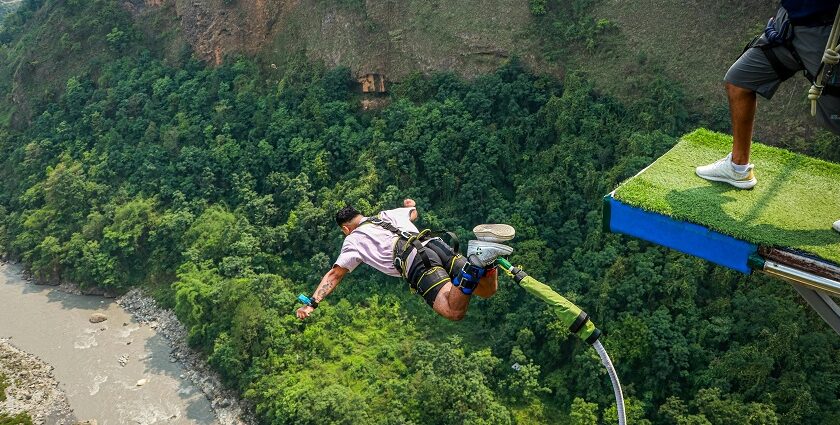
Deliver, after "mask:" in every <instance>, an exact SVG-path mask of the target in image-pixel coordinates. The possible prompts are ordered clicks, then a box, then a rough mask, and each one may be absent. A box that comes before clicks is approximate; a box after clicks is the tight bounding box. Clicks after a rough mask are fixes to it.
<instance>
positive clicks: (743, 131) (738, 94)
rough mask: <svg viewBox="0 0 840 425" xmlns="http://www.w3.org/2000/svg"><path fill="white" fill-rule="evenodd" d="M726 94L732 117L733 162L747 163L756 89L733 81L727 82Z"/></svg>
mask: <svg viewBox="0 0 840 425" xmlns="http://www.w3.org/2000/svg"><path fill="white" fill-rule="evenodd" d="M726 94H727V95H728V97H729V115H730V117H731V119H732V142H733V143H732V162H733V163H735V164H738V165H747V164H749V163H750V144H751V143H752V135H753V124H754V122H755V110H756V95H755V92H754V91H752V90H749V89H745V88H741V87H738V86H736V85H734V84H732V83H726Z"/></svg>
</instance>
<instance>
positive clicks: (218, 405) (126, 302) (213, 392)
mask: <svg viewBox="0 0 840 425" xmlns="http://www.w3.org/2000/svg"><path fill="white" fill-rule="evenodd" d="M0 263H4V261H3V259H2V258H0ZM23 278H24V279H25V280H26V281H27V282H28V283H29V284H36V285H44V284H47V285H50V286H53V287H54V288H55V289H56V290H58V291H61V292H65V293H70V294H76V295H92V296H104V297H105V298H114V297H116V295H115V294H113V293H111V292H109V291H103V290H102V289H98V288H97V289H87V290H81V289H80V288H79V287H78V285H75V284H73V283H69V282H65V281H61V282H58V281H47V282H39V281H38V280H37V279H35V277H34V276H32V275H31V274H28V273H26V272H24V273H23ZM116 303H117V304H118V305H119V306H121V307H122V309H123V310H124V311H125V312H126V313H128V314H129V315H130V316H131V317H132V318H133V319H134V320H136V321H137V322H138V323H139V324H140V326H148V327H149V328H151V329H152V330H154V331H155V332H156V333H157V334H158V335H160V336H161V337H163V339H165V340H166V342H167V343H168V344H167V345H169V347H170V352H169V361H170V362H172V363H176V362H177V363H178V364H180V366H181V368H182V369H183V370H184V373H183V374H182V375H181V376H180V378H181V379H182V380H185V381H188V382H189V383H191V384H192V385H194V386H195V387H196V388H198V389H199V390H200V391H201V392H202V394H204V396H205V397H206V398H207V400H208V401H209V402H210V406H211V409H212V410H213V413H214V414H215V416H216V419H217V420H218V421H219V423H221V424H222V425H246V424H255V423H256V420H255V419H254V417H253V413H252V409H251V408H250V407H249V406H248V405H247V404H246V403H244V402H242V401H241V400H240V399H239V397H238V395H237V394H236V393H235V392H234V391H231V390H228V389H226V388H225V387H224V385H223V384H222V383H221V379H220V377H219V375H218V374H217V373H215V372H214V371H213V370H211V369H210V367H209V365H208V364H207V362H206V359H205V358H204V357H203V356H202V355H201V354H199V353H198V352H196V351H194V350H192V349H191V348H190V347H189V346H188V345H187V331H186V329H185V328H184V326H183V325H182V324H181V322H180V321H179V320H178V319H177V317H175V314H174V313H173V312H172V311H170V310H166V309H162V308H160V307H159V306H158V305H157V303H156V302H155V301H154V300H153V299H151V298H150V297H147V296H145V295H143V292H142V291H140V290H138V289H133V290H131V291H129V292H128V293H126V294H125V295H123V296H121V297H118V298H117V299H116ZM100 320H102V319H99V318H97V319H96V320H94V318H93V316H91V322H92V323H93V322H95V321H100ZM104 320H107V318H104ZM125 325H126V324H123V326H125ZM129 343H130V342H129ZM118 361H119V364H120V365H121V366H124V365H125V364H126V362H128V361H129V359H128V358H125V359H124V358H122V357H120V358H119V359H118ZM138 382H139V381H138ZM0 411H2V410H0ZM50 423H52V422H50Z"/></svg>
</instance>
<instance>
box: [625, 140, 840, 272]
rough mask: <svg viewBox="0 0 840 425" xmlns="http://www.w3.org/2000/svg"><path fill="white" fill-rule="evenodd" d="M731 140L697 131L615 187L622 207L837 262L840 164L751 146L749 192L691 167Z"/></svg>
mask: <svg viewBox="0 0 840 425" xmlns="http://www.w3.org/2000/svg"><path fill="white" fill-rule="evenodd" d="M731 149H732V137H731V136H728V135H725V134H720V133H714V132H711V131H708V130H703V129H701V130H697V131H695V132H693V133H691V134H688V135H686V136H684V137H683V138H682V140H681V141H680V142H679V143H678V144H677V145H676V146H674V147H673V148H672V149H671V150H670V151H668V152H667V153H666V154H665V155H663V156H662V157H661V158H659V159H657V160H656V161H655V162H654V163H653V164H651V166H650V167H648V168H647V169H646V170H644V171H642V172H641V173H639V174H638V175H637V176H635V177H633V178H631V179H628V180H627V181H626V182H624V183H622V185H621V186H619V188H618V189H616V191H615V194H614V197H615V198H616V199H618V200H620V201H622V202H624V203H626V204H629V205H632V206H636V207H639V208H642V209H645V210H648V211H654V212H658V213H661V214H665V215H667V216H670V217H673V218H675V219H678V220H684V221H689V222H692V223H697V224H700V225H703V226H706V227H708V228H710V229H713V230H716V231H718V232H721V233H724V234H727V235H731V236H734V237H736V238H738V239H742V240H745V241H748V242H751V243H755V244H758V245H765V246H772V247H780V248H793V249H797V250H801V251H805V252H808V253H811V254H814V255H816V256H819V257H822V258H823V259H825V260H829V261H831V262H834V263H840V233H837V232H835V231H834V230H832V228H831V225H832V223H834V221H835V220H838V219H840V164H834V163H830V162H826V161H822V160H818V159H815V158H810V157H807V156H804V155H799V154H795V153H793V152H790V151H786V150H784V149H779V148H773V147H769V146H765V145H761V144H758V143H754V144H753V147H752V154H751V156H750V160H751V161H752V163H753V164H755V175H756V179H758V184H757V185H756V186H755V188H753V189H751V190H740V189H736V188H734V187H732V186H730V185H728V184H726V183H715V182H709V181H706V180H703V179H701V178H699V177H697V175H696V174H695V173H694V168H695V167H697V166H698V165H705V164H709V163H712V162H714V161H716V160H718V159H720V158H722V157H724V156H726V154H727V153H729V152H730V151H731Z"/></svg>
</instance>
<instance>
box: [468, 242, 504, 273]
mask: <svg viewBox="0 0 840 425" xmlns="http://www.w3.org/2000/svg"><path fill="white" fill-rule="evenodd" d="M512 253H513V248H511V247H509V246H507V245H502V244H500V243H495V242H487V241H477V240H475V239H473V240H471V241H470V242H469V245H467V259H469V260H470V263H473V264H474V265H476V266H482V267H487V266H490V265H493V263H495V262H496V258H498V257H503V256H505V255H510V254H512Z"/></svg>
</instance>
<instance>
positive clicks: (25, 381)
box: [0, 338, 75, 425]
mask: <svg viewBox="0 0 840 425" xmlns="http://www.w3.org/2000/svg"><path fill="white" fill-rule="evenodd" d="M52 370H53V367H52V366H50V365H48V364H46V363H44V362H43V361H41V359H39V358H38V357H35V356H34V355H32V354H29V353H26V352H24V351H21V350H19V349H18V348H17V347H15V346H14V345H12V344H11V342H9V340H8V339H4V338H0V374H2V375H4V376H5V383H6V385H8V387H7V388H6V391H5V394H6V400H5V401H0V413H5V414H7V415H11V416H13V415H16V414H18V413H22V412H26V413H28V414H29V416H31V417H32V423H34V424H55V425H64V424H72V423H75V418H74V417H73V411H72V409H70V404H69V403H67V396H66V395H65V394H64V392H63V391H62V390H61V389H60V388H59V387H58V382H57V381H56V380H55V378H54V377H53V372H52ZM0 399H2V397H0Z"/></svg>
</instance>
